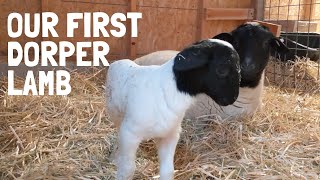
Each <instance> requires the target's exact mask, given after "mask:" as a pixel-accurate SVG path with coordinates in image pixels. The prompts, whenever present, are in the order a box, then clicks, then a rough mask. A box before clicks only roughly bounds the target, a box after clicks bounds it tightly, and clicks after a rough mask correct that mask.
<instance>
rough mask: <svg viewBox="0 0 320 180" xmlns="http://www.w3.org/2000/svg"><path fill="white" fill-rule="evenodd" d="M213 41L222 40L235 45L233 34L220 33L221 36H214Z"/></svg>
mask: <svg viewBox="0 0 320 180" xmlns="http://www.w3.org/2000/svg"><path fill="white" fill-rule="evenodd" d="M212 39H220V40H223V41H227V42H229V43H230V44H232V43H233V36H232V34H231V33H220V34H218V35H216V36H214V37H213V38H212Z"/></svg>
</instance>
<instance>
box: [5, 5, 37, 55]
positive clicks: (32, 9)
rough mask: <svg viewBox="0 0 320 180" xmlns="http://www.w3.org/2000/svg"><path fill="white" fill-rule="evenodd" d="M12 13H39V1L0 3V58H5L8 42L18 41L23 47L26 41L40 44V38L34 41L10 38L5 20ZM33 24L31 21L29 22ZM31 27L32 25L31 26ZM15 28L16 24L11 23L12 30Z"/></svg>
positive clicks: (25, 38) (22, 37)
mask: <svg viewBox="0 0 320 180" xmlns="http://www.w3.org/2000/svg"><path fill="white" fill-rule="evenodd" d="M12 12H18V13H31V14H33V13H36V12H41V0H24V1H21V0H10V1H5V0H2V1H0V56H5V55H6V54H7V53H8V52H7V51H8V50H7V49H8V42H9V41H19V42H20V43H21V44H22V45H24V44H25V43H26V42H28V41H35V42H40V41H41V38H40V37H37V38H34V39H31V38H27V37H26V36H21V37H19V38H17V39H13V38H10V37H9V36H8V32H7V18H8V15H9V14H10V13H12ZM31 23H33V20H32V21H31ZM31 26H32V25H31ZM16 28H17V23H16V22H14V23H13V29H16Z"/></svg>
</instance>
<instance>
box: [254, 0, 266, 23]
mask: <svg viewBox="0 0 320 180" xmlns="http://www.w3.org/2000/svg"><path fill="white" fill-rule="evenodd" d="M251 7H252V8H254V16H253V18H254V19H256V20H259V21H263V20H264V0H251Z"/></svg>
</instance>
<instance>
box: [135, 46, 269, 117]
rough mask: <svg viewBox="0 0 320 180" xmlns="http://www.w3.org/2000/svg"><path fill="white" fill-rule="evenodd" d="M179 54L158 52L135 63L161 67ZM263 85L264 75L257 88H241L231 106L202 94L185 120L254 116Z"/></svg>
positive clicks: (187, 113) (170, 51)
mask: <svg viewBox="0 0 320 180" xmlns="http://www.w3.org/2000/svg"><path fill="white" fill-rule="evenodd" d="M178 53H179V52H178V51H172V50H165V51H157V52H153V53H150V54H148V55H145V56H142V57H140V58H137V59H136V60H135V62H136V63H137V64H139V65H143V66H150V65H161V64H164V63H166V62H167V61H168V59H171V58H172V57H174V56H176V55H177V54H178ZM263 83H264V73H263V74H262V78H261V80H260V83H259V85H258V86H257V87H255V88H242V87H240V89H239V96H238V98H237V101H236V102H235V103H234V104H232V105H229V106H219V105H218V104H217V103H215V102H214V101H213V100H212V99H211V98H210V97H208V96H207V95H205V94H200V95H198V96H197V98H196V99H197V100H196V102H195V103H194V104H193V105H192V106H190V108H189V109H188V110H187V112H186V114H185V118H195V117H199V116H202V115H209V114H216V115H219V116H220V117H221V118H222V119H226V118H229V117H238V116H242V115H252V114H254V113H255V112H256V111H257V110H258V109H259V108H260V107H261V104H262V92H263Z"/></svg>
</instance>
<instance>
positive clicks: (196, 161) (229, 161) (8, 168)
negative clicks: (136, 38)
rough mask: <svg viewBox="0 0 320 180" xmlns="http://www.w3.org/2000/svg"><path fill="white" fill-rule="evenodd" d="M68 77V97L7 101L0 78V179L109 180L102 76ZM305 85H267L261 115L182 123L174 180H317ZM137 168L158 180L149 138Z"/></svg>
mask: <svg viewBox="0 0 320 180" xmlns="http://www.w3.org/2000/svg"><path fill="white" fill-rule="evenodd" d="M301 63H302V62H301ZM305 63H306V62H305ZM271 66H276V65H275V64H272V63H271V64H270V67H271ZM299 67H300V66H299ZM279 69H281V68H280V67H279ZM300 70H301V71H302V68H300ZM307 71H308V70H307V68H305V72H307ZM305 74H307V73H305ZM71 76H72V77H73V79H72V82H71V84H72V88H73V91H72V94H71V95H70V96H68V97H61V96H42V97H32V96H17V97H15V96H7V95H6V87H7V84H6V79H5V78H2V79H1V80H0V82H1V84H0V179H82V180H85V179H94V180H98V179H114V176H115V170H116V168H115V166H114V164H113V159H114V153H113V150H114V149H115V142H116V132H115V129H114V128H113V127H112V123H111V122H110V121H109V120H108V116H107V114H106V112H105V107H104V98H103V87H104V86H103V83H104V76H105V72H104V71H101V70H96V71H94V72H92V73H77V72H73V73H72V75H71ZM271 78H272V77H271V76H270V75H269V76H268V77H267V80H268V79H269V81H268V82H271V81H270V79H271ZM276 82H278V83H279V82H280V81H276ZM22 83H23V81H20V82H17V83H16V84H19V85H21V86H22ZM311 83H312V86H311V87H309V85H308V87H307V88H305V89H308V91H298V90H299V89H297V88H295V89H292V88H290V87H289V85H290V83H287V86H286V87H285V88H279V87H278V86H271V85H269V86H267V87H266V88H265V92H264V97H263V99H264V106H263V111H260V112H258V113H257V114H255V115H254V116H253V117H245V118H242V119H235V120H228V121H221V120H219V118H218V117H215V116H204V117H199V118H198V119H197V120H191V119H185V120H184V122H183V132H182V134H181V139H180V142H179V144H178V147H177V150H176V156H175V169H176V172H175V178H176V179H181V180H185V179H306V178H307V179H319V178H320V93H319V89H320V88H319V86H320V85H319V82H317V81H316V78H314V79H313V81H312V82H311ZM270 84H272V83H270ZM300 86H303V85H302V84H299V87H300ZM306 86H307V85H306ZM136 163H137V171H136V174H135V179H153V178H155V179H156V178H158V171H159V167H158V165H159V163H158V160H157V156H156V149H155V145H154V143H153V142H152V141H151V140H150V141H148V142H144V143H143V144H142V145H141V146H140V148H139V150H138V153H137V162H136Z"/></svg>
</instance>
